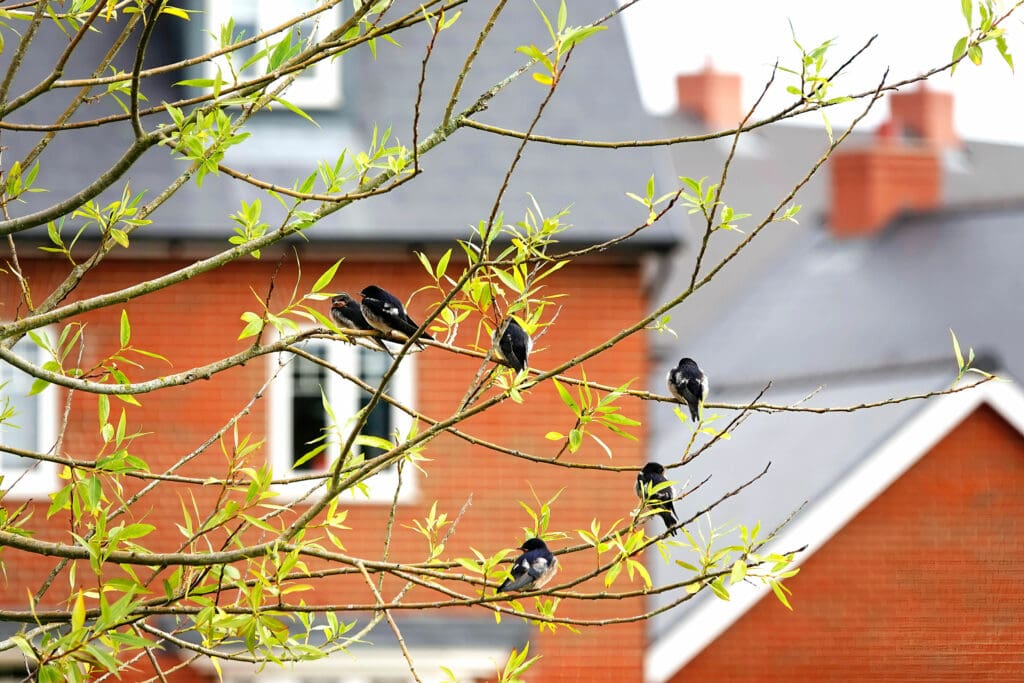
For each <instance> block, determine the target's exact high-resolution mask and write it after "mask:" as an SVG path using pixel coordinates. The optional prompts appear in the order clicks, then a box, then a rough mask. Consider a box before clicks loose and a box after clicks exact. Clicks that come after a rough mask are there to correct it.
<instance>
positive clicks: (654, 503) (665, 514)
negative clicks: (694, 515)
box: [633, 462, 679, 536]
mask: <svg viewBox="0 0 1024 683" xmlns="http://www.w3.org/2000/svg"><path fill="white" fill-rule="evenodd" d="M658 484H666V486H664V487H662V488H660V489H658V490H657V491H652V489H653V488H654V487H656V486H657V485H658ZM633 490H634V491H636V495H637V497H638V498H639V499H640V500H641V501H643V503H642V507H641V509H643V508H647V509H650V510H652V511H654V512H657V513H658V516H659V517H661V519H662V521H663V522H665V528H666V529H668V530H669V535H671V536H675V535H676V531H677V529H676V528H675V526H676V524H678V523H679V519H678V518H677V517H676V507H675V504H674V503H673V502H672V500H673V499H674V498H675V493H673V491H672V486H671V485H668V480H667V479H666V478H665V468H664V467H662V466H661V465H660V464H658V463H656V462H649V463H647V464H646V465H644V468H643V469H642V470H640V473H639V474H637V475H636V484H635V485H634V486H633Z"/></svg>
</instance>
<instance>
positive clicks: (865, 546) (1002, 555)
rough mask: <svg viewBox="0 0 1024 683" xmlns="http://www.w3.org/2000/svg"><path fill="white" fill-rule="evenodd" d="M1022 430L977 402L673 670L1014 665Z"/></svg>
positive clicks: (922, 675) (1017, 653)
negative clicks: (772, 591)
mask: <svg viewBox="0 0 1024 683" xmlns="http://www.w3.org/2000/svg"><path fill="white" fill-rule="evenodd" d="M1021 490H1024V439H1022V437H1021V435H1020V434H1019V433H1018V432H1017V431H1016V430H1014V429H1013V428H1012V427H1011V426H1010V425H1008V424H1007V423H1006V422H1005V421H1003V420H1002V419H1001V418H1000V417H999V416H998V415H997V414H996V413H995V412H994V411H993V410H992V409H990V408H988V407H982V408H979V409H978V410H977V411H976V412H974V413H973V414H972V415H971V416H970V417H968V418H967V419H966V420H965V421H964V422H963V423H962V424H960V425H959V426H958V427H957V428H956V430H955V431H953V432H952V433H951V434H949V435H948V436H947V437H946V438H945V439H943V440H942V441H941V442H940V443H939V444H938V445H937V446H936V447H935V448H934V449H933V450H932V451H931V452H930V453H928V454H926V455H925V456H924V457H923V458H922V459H921V460H920V461H919V462H918V463H917V464H916V465H914V467H913V468H911V469H910V470H909V471H908V472H907V473H906V474H905V475H903V477H901V478H900V479H899V480H898V481H896V482H895V483H894V484H893V485H892V486H891V487H890V488H889V489H888V490H887V491H885V492H884V493H883V494H882V495H881V496H879V498H878V499H876V500H875V501H874V502H873V503H871V504H870V505H869V506H868V507H867V508H866V509H865V510H864V511H862V512H861V513H860V514H859V515H857V517H855V518H854V519H853V520H852V521H851V522H850V523H849V524H848V525H846V526H845V527H844V528H843V529H842V530H841V531H840V532H839V533H838V534H837V535H836V536H834V537H833V538H832V539H831V540H830V541H829V542H828V543H826V545H825V546H824V547H822V548H819V549H817V550H816V552H815V554H814V555H813V556H811V557H810V558H809V559H808V560H807V562H806V563H804V566H803V570H802V571H801V573H800V574H799V575H797V576H796V577H794V578H793V579H792V580H791V582H790V586H791V587H792V589H793V592H794V595H793V597H792V603H793V606H794V609H795V611H794V612H793V613H790V612H788V611H786V609H785V608H783V607H782V606H781V605H779V604H778V603H777V601H776V600H774V599H773V598H770V597H769V598H766V599H764V600H762V601H761V602H759V603H758V604H757V605H756V606H755V607H754V608H752V609H751V610H750V611H749V612H747V614H745V615H744V616H743V617H742V618H741V619H740V620H739V621H737V622H736V623H735V624H734V625H733V626H732V627H731V628H730V629H729V630H728V631H726V632H725V633H724V634H722V636H721V637H719V638H718V639H717V640H716V641H715V642H713V643H712V644H711V645H710V646H709V647H708V648H706V649H705V650H704V651H703V652H702V653H701V654H699V655H698V656H697V657H696V658H695V659H694V660H693V661H692V662H690V664H689V665H688V666H686V667H684V668H683V669H682V671H680V672H679V673H678V674H677V675H676V676H675V678H674V679H673V681H677V682H680V683H681V682H683V681H709V680H715V681H751V680H757V681H867V680H886V681H922V682H923V681H929V682H931V681H949V682H953V681H966V680H970V681H1005V680H1019V678H1020V675H1021V672H1022V671H1024V630H1022V629H1021V628H1020V626H1021V604H1022V601H1021V599H1020V597H1019V593H1020V585H1021V583H1022V582H1024V566H1022V565H1021V563H1020V560H1019V558H1018V557H1017V554H1018V553H1017V552H1016V551H1017V549H1019V548H1020V538H1021V534H1022V533H1024V521H1022V520H1024V498H1022V497H1021V495H1020V492H1021Z"/></svg>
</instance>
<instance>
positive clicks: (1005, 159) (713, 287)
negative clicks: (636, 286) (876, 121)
mask: <svg viewBox="0 0 1024 683" xmlns="http://www.w3.org/2000/svg"><path fill="white" fill-rule="evenodd" d="M663 122H664V125H665V135H666V136H671V137H676V136H681V135H693V134H698V133H704V132H706V131H705V129H704V127H703V126H702V125H701V124H700V123H699V122H697V121H696V120H694V118H693V117H691V116H689V115H687V114H672V115H669V116H665V117H663ZM836 132H837V134H838V133H839V128H838V127H837V128H836ZM872 136H873V133H872V132H856V133H854V134H852V135H851V136H850V138H848V139H847V141H846V142H845V143H844V146H843V149H852V148H856V147H859V146H864V145H867V144H869V143H870V141H871V138H872ZM730 143H731V139H722V140H715V141H711V142H707V143H697V144H686V145H678V146H675V147H673V148H672V154H673V163H674V168H675V171H676V173H677V174H678V175H686V176H690V177H693V178H701V177H703V176H708V181H707V182H708V183H717V182H718V181H719V178H720V176H721V173H722V164H723V162H724V160H725V158H726V155H727V153H728V150H729V145H730ZM827 146H828V138H827V137H826V135H825V132H824V130H822V129H821V128H820V126H819V127H814V128H812V127H808V126H805V125H796V124H788V123H787V124H779V125H773V126H767V127H764V128H760V129H757V130H756V131H755V132H753V133H751V134H748V135H747V136H746V137H745V138H744V139H742V140H741V143H740V146H739V153H738V154H737V156H736V158H735V159H734V160H733V163H732V165H731V167H730V170H729V180H728V183H727V185H726V192H725V195H724V197H723V201H725V202H726V203H727V204H729V205H730V206H732V207H733V208H734V209H735V210H736V211H741V212H744V213H751V214H753V215H752V216H751V217H750V218H747V219H744V220H742V221H739V223H738V225H739V227H740V228H741V229H743V230H745V231H746V230H749V229H750V228H752V227H754V226H755V225H756V222H755V221H756V220H759V219H760V218H761V217H763V216H764V215H765V214H766V213H767V212H768V211H769V210H770V209H771V208H773V207H774V206H775V205H776V204H777V203H778V202H780V201H781V200H782V199H783V198H784V197H785V196H786V195H787V194H788V192H789V191H790V190H791V188H792V187H793V186H794V185H795V184H796V183H797V182H798V180H799V179H800V178H802V177H803V176H804V174H806V172H807V171H808V169H809V168H810V167H811V165H812V164H813V163H814V162H815V161H816V160H817V159H818V158H820V156H821V155H822V154H823V153H824V151H825V149H826V148H827ZM1022 165H1024V147H1021V146H1015V145H1006V144H997V143H987V142H973V141H965V142H964V144H963V147H962V149H960V150H957V151H953V152H947V153H946V154H945V156H944V169H945V176H944V183H943V188H942V193H943V203H944V204H945V205H948V206H954V207H955V206H962V205H971V206H976V205H979V204H982V205H987V204H991V203H993V202H1013V201H1015V200H1019V199H1024V183H1022V182H1021V181H1020V177H1019V174H1018V173H1016V172H1015V169H1017V168H1020V167H1021V166H1022ZM829 175H830V168H829V165H828V164H826V165H825V166H824V167H823V168H822V169H820V170H819V172H818V173H817V175H816V176H815V177H814V178H812V179H811V181H810V182H809V183H808V184H807V185H806V186H805V187H804V188H803V189H802V190H801V192H800V193H799V194H798V195H797V197H796V199H795V200H794V202H795V203H797V204H801V205H802V207H803V208H802V210H801V212H800V213H799V214H798V215H797V219H798V221H799V224H798V225H797V224H793V223H791V222H784V223H774V224H771V225H769V226H767V227H766V228H765V229H764V230H763V231H762V232H761V233H760V234H759V235H758V237H757V238H756V239H755V240H754V241H753V242H752V243H751V245H750V247H749V248H747V249H746V250H745V251H744V252H743V254H742V255H740V256H739V257H737V258H736V259H734V260H733V261H732V262H731V263H730V264H729V265H728V266H727V267H726V268H725V269H723V270H722V271H721V272H720V273H719V274H718V275H717V276H716V277H715V279H714V280H713V281H712V282H711V283H709V284H708V285H707V286H706V287H705V288H703V289H702V290H700V291H699V292H698V293H697V294H695V295H694V296H693V297H691V299H690V300H688V301H687V302H685V303H684V304H683V305H682V306H679V307H678V308H676V309H675V311H674V312H673V317H674V319H675V320H676V321H677V322H676V324H675V325H674V326H673V328H674V329H675V331H676V332H677V333H678V334H679V336H680V340H679V342H678V343H677V342H674V341H672V340H670V339H668V338H666V336H665V335H659V338H658V339H656V340H655V343H656V344H657V345H658V349H659V352H660V353H661V354H667V355H668V356H672V355H676V353H677V349H678V347H680V346H682V347H686V346H688V344H689V343H690V342H692V341H694V340H695V339H696V338H697V337H699V335H700V332H701V330H703V329H705V328H707V327H708V326H709V325H711V324H713V322H714V321H715V320H717V319H718V318H719V317H721V316H722V314H723V313H724V312H727V311H729V310H730V309H731V307H732V305H733V303H734V302H735V301H737V300H738V299H742V298H744V296H745V292H746V291H747V290H748V289H750V288H752V287H753V286H754V285H757V286H758V287H760V286H761V282H762V280H761V278H762V276H765V275H770V274H771V273H773V272H775V271H776V270H777V269H778V268H779V267H780V264H781V263H782V262H783V261H784V260H785V259H786V252H788V251H790V250H797V251H799V250H801V249H803V248H804V243H805V242H807V241H811V242H815V241H816V240H818V239H819V233H822V232H824V231H825V221H826V218H827V214H828V211H829V206H828V202H829V196H828V195H829ZM691 218H692V217H691ZM703 231H704V226H703V225H702V224H698V222H697V221H695V220H692V219H691V221H690V222H689V225H688V226H687V227H686V228H685V229H684V241H683V243H682V245H681V247H680V248H679V250H678V252H677V254H676V255H675V265H674V267H673V269H672V273H671V274H670V275H669V276H668V277H667V278H666V279H665V281H664V283H663V284H662V287H661V288H660V291H659V292H658V294H657V295H656V297H655V299H654V300H655V301H656V302H660V301H664V300H667V299H668V298H670V296H671V295H672V294H674V293H677V292H680V291H682V290H684V289H685V288H686V285H688V284H689V277H690V274H691V273H692V271H693V262H694V259H695V258H696V249H697V248H698V247H699V245H700V240H701V238H702V236H703ZM744 237H745V235H741V234H736V233H733V232H725V231H721V232H718V233H716V234H715V235H713V236H712V239H711V241H710V243H709V249H708V254H707V255H706V256H705V259H704V264H705V266H704V267H703V269H702V272H704V273H706V272H707V271H708V268H709V267H710V266H712V265H714V264H715V263H716V262H717V261H718V260H719V259H721V258H722V257H723V256H724V255H726V254H728V253H729V252H730V251H732V249H733V248H734V247H735V246H736V244H738V243H739V242H740V241H741V240H742V239H743V238H744ZM815 243H816V242H815ZM666 347H668V348H666ZM688 355H689V354H688Z"/></svg>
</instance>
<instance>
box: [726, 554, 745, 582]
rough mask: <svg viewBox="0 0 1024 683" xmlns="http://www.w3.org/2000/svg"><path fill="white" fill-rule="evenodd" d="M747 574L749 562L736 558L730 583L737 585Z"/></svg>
mask: <svg viewBox="0 0 1024 683" xmlns="http://www.w3.org/2000/svg"><path fill="white" fill-rule="evenodd" d="M746 575H747V563H746V562H744V561H743V560H736V561H735V562H733V565H732V573H731V574H730V575H729V583H731V584H733V585H735V584H736V583H738V582H740V581H742V580H743V577H745V576H746Z"/></svg>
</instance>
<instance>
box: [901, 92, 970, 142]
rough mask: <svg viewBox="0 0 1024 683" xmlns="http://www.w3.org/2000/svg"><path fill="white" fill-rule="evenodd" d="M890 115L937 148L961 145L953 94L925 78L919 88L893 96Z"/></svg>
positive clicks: (916, 135)
mask: <svg viewBox="0 0 1024 683" xmlns="http://www.w3.org/2000/svg"><path fill="white" fill-rule="evenodd" d="M889 111H890V117H891V118H892V120H893V122H894V123H896V125H897V126H898V127H899V128H901V129H903V130H905V131H908V132H909V133H911V134H913V135H914V136H915V137H918V138H920V139H921V141H922V142H924V144H926V145H928V146H930V147H935V148H937V149H950V148H955V147H959V146H960V138H959V137H958V136H957V134H956V129H955V128H954V127H953V94H952V93H948V92H939V91H938V90H932V89H931V88H929V87H928V86H926V85H925V83H924V81H921V83H920V84H919V86H918V87H917V88H914V89H913V90H907V91H904V92H897V93H894V94H892V95H890V96H889Z"/></svg>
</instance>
